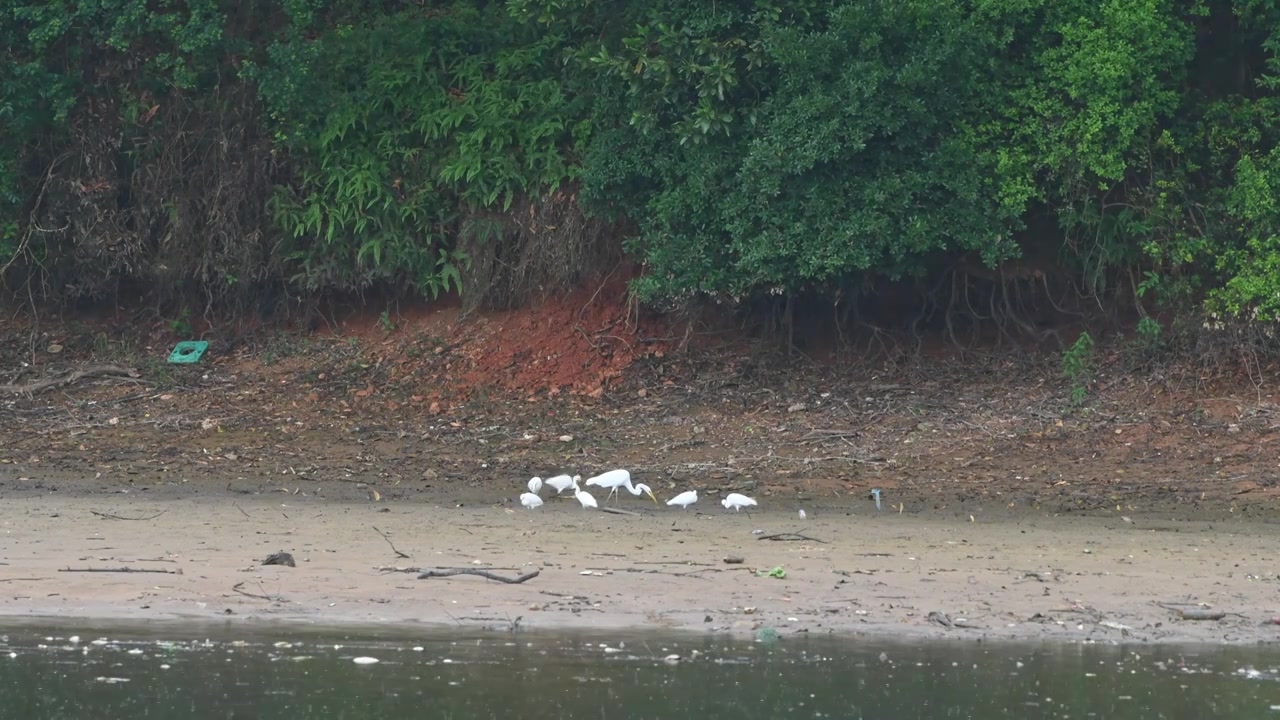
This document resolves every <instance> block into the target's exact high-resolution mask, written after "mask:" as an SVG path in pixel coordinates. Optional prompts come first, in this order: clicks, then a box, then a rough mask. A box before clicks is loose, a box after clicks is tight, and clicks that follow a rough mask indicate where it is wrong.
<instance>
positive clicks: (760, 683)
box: [0, 626, 1280, 720]
mask: <svg viewBox="0 0 1280 720" xmlns="http://www.w3.org/2000/svg"><path fill="white" fill-rule="evenodd" d="M361 637H362V638H363V639H361ZM361 637H356V636H351V635H347V634H343V633H341V632H324V631H314V632H307V633H305V634H298V633H296V632H295V633H290V632H285V631H281V632H279V633H271V634H262V633H259V634H256V635H253V636H246V635H244V634H238V635H237V634H236V633H235V632H234V631H228V630H225V629H223V630H217V631H211V630H209V629H193V628H191V627H187V628H183V627H181V626H149V627H148V628H147V629H146V630H145V631H142V630H139V629H136V628H134V629H129V628H125V629H115V630H107V631H104V630H85V631H79V632H76V631H71V630H68V629H66V628H64V629H61V630H59V631H57V632H51V631H48V630H42V629H39V628H10V630H9V632H8V633H7V634H5V635H4V636H3V638H0V718H22V719H24V720H43V719H47V718H192V719H196V718H218V720H229V719H231V718H235V719H238V720H250V719H253V720H274V719H276V718H381V719H385V720H395V719H398V718H413V719H414V720H420V719H422V718H442V719H443V718H465V719H468V720H477V719H479V718H590V719H593V720H595V719H599V718H604V719H615V718H616V719H630V718H635V719H639V718H645V719H654V720H659V719H666V718H698V719H699V720H704V719H705V720H712V719H715V718H725V719H734V720H744V719H750V718H762V719H763V718H769V719H775V718H848V719H851V720H856V719H859V718H867V719H868V720H870V719H877V720H879V719H889V720H908V719H916V718H919V719H926V718H928V719H932V718H974V719H975V720H986V719H987V718H1025V719H1027V720H1032V719H1036V718H1106V719H1115V720H1121V719H1136V718H1152V719H1154V718H1170V719H1173V718H1186V719H1188V720H1191V719H1196V720H1200V719H1202V718H1215V719H1216V720H1235V719H1237V718H1266V717H1275V718H1277V720H1280V682H1277V679H1278V678H1280V651H1275V650H1266V651H1264V650H1261V649H1258V648H1247V649H1242V648H1230V649H1206V648H1163V649H1161V648H1154V647H1141V648H1137V647H1135V648H1116V647H1106V646H1097V645H1093V646H1089V645H1086V646H1060V645H1052V646H1047V645H1046V646H1039V645H1036V646H1028V645H988V644H980V643H972V642H970V643H963V644H962V643H947V644H930V645H900V644H872V643H867V642H864V641H855V640H846V641H838V640H818V639H800V638H796V637H788V638H783V639H780V640H778V641H776V642H766V643H760V642H756V643H751V642H737V641H728V640H725V639H717V638H691V637H689V636H680V637H676V638H672V637H660V636H651V635H631V636H620V635H568V634H566V635H545V634H529V633H515V634H511V633H501V634H499V633H492V634H480V633H476V632H470V631H460V632H457V633H445V634H441V633H438V632H433V633H425V632H420V631H416V630H396V631H391V632H390V633H389V634H388V633H384V635H383V637H371V636H369V635H367V634H366V635H363V636H361ZM677 655H678V656H679V659H678V660H677V659H676V658H674V657H671V656H677ZM356 658H362V659H364V658H375V659H376V660H377V662H376V663H375V662H369V661H368V660H367V659H366V660H362V661H361V662H357V661H356Z"/></svg>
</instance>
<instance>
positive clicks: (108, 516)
mask: <svg viewBox="0 0 1280 720" xmlns="http://www.w3.org/2000/svg"><path fill="white" fill-rule="evenodd" d="M89 512H91V513H93V514H94V515H97V516H98V517H100V518H105V519H107V520H155V519H156V518H158V517H160V516H161V515H163V514H165V513H167V512H169V511H168V510H161V511H160V512H158V513H156V514H155V515H148V516H146V517H136V518H131V517H121V516H119V515H112V514H111V513H104V512H98V511H97V510H90V511H89Z"/></svg>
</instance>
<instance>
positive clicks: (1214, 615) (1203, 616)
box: [1173, 608, 1227, 620]
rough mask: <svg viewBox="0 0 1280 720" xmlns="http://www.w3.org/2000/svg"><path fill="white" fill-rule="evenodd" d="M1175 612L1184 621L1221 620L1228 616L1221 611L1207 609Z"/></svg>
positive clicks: (1189, 609)
mask: <svg viewBox="0 0 1280 720" xmlns="http://www.w3.org/2000/svg"><path fill="white" fill-rule="evenodd" d="M1173 611H1174V612H1176V613H1178V617H1180V618H1182V619H1183V620H1221V619H1222V618H1224V617H1226V616H1227V614H1226V613H1225V612H1222V611H1221V610H1208V609H1205V608H1187V609H1182V610H1179V609H1174V610H1173Z"/></svg>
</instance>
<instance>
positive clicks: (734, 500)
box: [720, 493, 757, 512]
mask: <svg viewBox="0 0 1280 720" xmlns="http://www.w3.org/2000/svg"><path fill="white" fill-rule="evenodd" d="M720 504H721V505H723V506H725V507H726V508H732V509H733V510H734V511H735V512H736V511H738V510H741V509H742V508H744V507H750V506H752V505H755V504H757V503H756V501H755V500H753V499H751V498H749V497H747V496H746V495H742V494H740V493H729V494H728V495H725V496H724V499H723V500H721V501H720Z"/></svg>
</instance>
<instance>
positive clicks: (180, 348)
mask: <svg viewBox="0 0 1280 720" xmlns="http://www.w3.org/2000/svg"><path fill="white" fill-rule="evenodd" d="M208 349H209V343H208V342H207V341H205V340H184V341H182V342H180V343H178V344H177V345H174V346H173V352H171V353H169V362H170V363H171V364H173V365H190V364H192V363H198V362H200V357H201V356H202V355H204V351H205V350H208Z"/></svg>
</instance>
